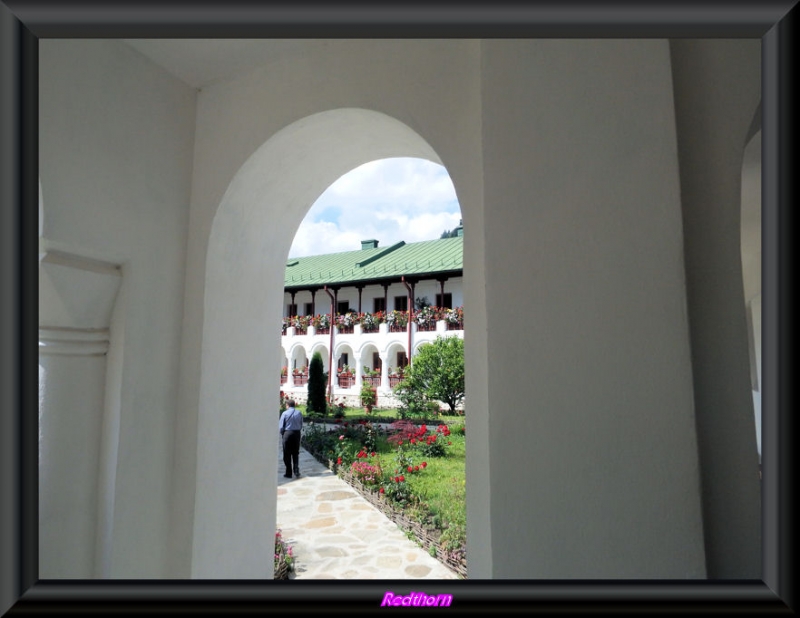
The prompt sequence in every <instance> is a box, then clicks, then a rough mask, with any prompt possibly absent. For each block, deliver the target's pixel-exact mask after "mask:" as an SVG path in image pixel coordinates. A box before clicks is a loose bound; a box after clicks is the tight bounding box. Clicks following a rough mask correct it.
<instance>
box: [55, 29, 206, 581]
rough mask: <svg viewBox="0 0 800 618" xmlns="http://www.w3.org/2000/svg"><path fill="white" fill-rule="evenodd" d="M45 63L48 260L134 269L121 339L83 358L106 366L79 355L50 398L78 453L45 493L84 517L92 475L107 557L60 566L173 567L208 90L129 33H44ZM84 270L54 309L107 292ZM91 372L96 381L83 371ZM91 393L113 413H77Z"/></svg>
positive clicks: (83, 572)
mask: <svg viewBox="0 0 800 618" xmlns="http://www.w3.org/2000/svg"><path fill="white" fill-rule="evenodd" d="M39 61H40V67H39V79H40V82H39V103H40V115H39V140H40V145H39V156H40V159H39V166H40V181H41V187H42V194H43V196H44V201H45V205H44V211H45V218H44V227H43V230H42V235H43V237H44V241H43V244H42V248H43V249H44V250H46V251H48V252H49V253H48V257H45V258H44V262H43V266H42V268H43V269H47V268H51V269H52V268H55V267H54V266H49V265H48V260H49V259H50V257H49V256H50V255H52V254H54V252H55V254H61V255H62V256H68V257H67V260H68V261H69V260H72V261H73V262H75V261H76V260H77V262H76V263H84V264H90V265H91V264H94V265H95V266H96V265H98V264H100V265H105V266H106V267H107V266H109V265H110V267H111V268H112V269H113V268H116V267H120V272H121V273H124V275H123V276H122V279H124V283H122V287H121V288H120V293H119V294H118V295H117V296H116V297H115V298H116V301H115V303H116V304H113V309H112V308H111V307H110V306H106V307H104V311H103V312H102V321H103V322H104V324H103V326H104V327H106V328H108V329H109V336H110V343H109V344H108V345H109V346H110V347H109V351H108V352H107V353H106V354H107V355H106V356H104V357H103V360H99V359H98V358H94V359H93V360H92V359H91V358H90V359H89V360H87V361H81V362H82V363H83V364H86V363H87V362H88V363H90V364H92V363H93V364H95V365H97V364H98V363H101V364H104V365H105V367H104V368H99V367H94V368H93V369H87V368H85V367H84V368H83V369H81V368H80V367H78V366H75V367H74V370H69V371H67V372H66V373H64V374H63V379H61V380H59V381H57V382H53V383H49V382H48V383H47V388H46V390H47V391H48V393H47V401H48V402H52V405H49V404H48V407H47V408H46V409H47V410H49V411H50V413H51V414H52V415H54V418H57V419H58V420H59V421H60V422H62V423H64V424H63V425H61V426H60V428H59V429H58V430H57V432H56V434H55V435H53V436H52V439H53V441H54V442H55V443H56V444H57V445H58V446H59V448H61V449H62V450H64V449H65V450H67V451H68V452H67V453H66V454H65V456H66V457H68V458H71V460H72V462H73V463H74V464H75V465H73V466H69V467H67V466H61V467H60V468H59V467H51V468H49V471H50V472H51V473H52V474H51V476H50V477H48V478H47V480H46V485H44V486H42V485H41V483H40V491H42V492H44V495H45V496H47V497H48V499H47V500H46V501H45V504H52V500H50V498H52V499H57V501H58V500H60V502H59V503H58V504H55V505H54V509H55V512H57V513H58V517H61V518H63V520H64V521H70V520H71V519H73V518H74V515H75V505H74V504H73V503H70V501H69V493H70V492H69V491H68V490H65V491H66V494H65V493H64V491H61V490H59V488H69V487H70V486H72V485H74V484H75V483H76V482H78V483H79V485H80V487H81V491H82V496H83V497H87V498H88V499H89V500H91V501H93V502H95V504H92V505H83V506H82V507H81V508H83V509H85V513H89V512H91V513H92V518H93V519H94V518H96V523H95V526H96V530H95V531H94V533H90V532H88V531H86V530H85V529H84V530H83V531H82V532H81V538H80V543H81V546H82V547H84V548H85V549H86V550H88V552H89V554H91V553H92V552H91V548H93V547H94V543H95V542H97V548H96V552H94V555H92V556H89V555H85V554H81V564H80V565H75V566H74V567H73V568H72V570H70V567H69V564H68V562H69V556H68V554H67V555H65V556H63V557H62V558H61V563H60V566H59V570H58V572H57V573H56V575H57V576H58V577H70V576H71V577H87V576H98V577H134V578H138V577H155V578H158V577H164V576H166V575H167V573H166V568H165V565H166V552H167V546H168V539H167V536H168V522H169V518H168V513H169V506H170V502H171V495H170V481H171V470H172V440H173V427H174V418H175V409H176V397H177V383H178V370H179V367H178V358H179V356H178V355H179V351H180V319H181V310H182V301H183V265H184V258H185V248H186V226H187V217H188V204H189V190H190V179H191V151H192V143H193V141H192V140H193V132H194V103H195V93H194V91H193V90H192V89H190V88H188V87H187V86H186V85H184V84H182V83H181V82H179V81H178V80H176V79H175V78H173V77H171V76H169V75H168V74H167V73H166V72H165V71H164V70H163V69H161V68H159V67H157V66H156V65H154V64H153V63H152V62H150V61H149V60H146V59H145V58H144V57H142V56H141V55H140V54H138V53H137V52H135V51H133V50H132V49H130V48H129V47H127V46H125V45H123V44H121V43H119V42H115V41H103V40H95V41H78V40H50V39H45V40H41V41H40V42H39ZM84 258H88V261H86V262H82V259H84ZM59 268H64V267H59ZM72 270H75V269H72ZM79 270H80V269H78V271H79ZM76 272H77V271H76ZM94 275H95V277H101V278H102V277H103V276H104V275H100V274H97V273H94ZM73 279H74V278H70V277H62V276H60V275H59V276H57V277H56V283H58V282H59V281H60V282H61V284H63V286H64V287H63V289H60V290H58V288H56V291H57V292H58V293H56V294H54V295H51V296H49V298H50V300H48V301H47V302H46V303H45V306H44V307H43V313H44V314H45V315H50V314H51V313H52V311H53V309H54V308H55V305H56V301H54V300H52V299H54V298H55V299H58V298H61V299H62V300H64V299H69V300H73V299H76V297H77V301H76V302H77V304H73V305H71V306H65V311H66V313H67V314H73V315H74V314H75V313H76V312H78V313H80V312H83V311H86V310H89V311H95V312H97V310H98V309H99V307H100V305H101V304H102V302H105V301H102V302H101V301H100V300H99V299H98V298H93V297H90V296H88V295H86V294H84V293H82V292H83V291H85V290H82V288H79V287H75V285H73V283H72V281H73ZM117 279H119V277H117ZM44 283H48V282H47V281H44ZM50 283H53V280H52V278H51V281H50ZM50 283H48V285H49V284H50ZM118 284H119V282H118ZM100 287H101V288H102V289H103V290H106V291H108V290H107V288H108V286H107V285H105V284H101V285H100ZM114 291H115V293H116V288H115V289H114ZM103 298H107V295H106V296H104V297H103ZM120 303H121V304H122V306H120ZM81 305H83V307H81ZM65 320H66V318H65ZM45 326H48V324H45ZM92 326H94V324H92ZM62 361H63V359H62ZM76 362H77V361H76ZM103 369H104V370H105V371H104V372H103ZM81 371H83V373H81V375H83V376H88V377H87V379H91V382H87V381H86V380H81V379H77V378H78V373H80V372H81ZM75 372H78V373H75ZM101 374H102V375H101ZM70 376H71V377H70ZM78 396H79V399H76V397H78ZM80 401H91V402H92V406H93V410H95V411H97V410H99V414H100V416H101V418H100V419H97V418H94V419H92V421H91V422H89V423H84V424H83V425H81V426H78V425H76V423H74V422H72V421H71V420H70V419H71V415H75V414H76V413H78V412H80ZM54 427H55V426H54ZM51 452H54V451H52V450H51V449H48V453H47V456H49V455H50V453H51ZM90 458H91V460H92V461H91V462H90V461H89V459H90ZM76 466H89V467H92V466H93V468H94V469H93V470H92V471H91V475H90V476H87V477H85V478H84V479H83V480H80V481H77V480H76V478H75V471H76V470H78V469H83V468H78V467H76ZM95 513H96V515H95ZM87 517H89V515H84V516H83V520H84V521H85V520H86V518H87ZM69 534H70V531H69V530H67V529H62V530H60V531H59V532H58V535H60V541H59V542H63V543H65V544H66V545H64V544H62V545H61V546H59V548H58V549H61V550H63V549H64V548H65V547H67V546H69V544H70V543H72V542H74V541H75V540H77V539H74V540H70V539H69V538H68V536H69ZM90 537H91V538H90ZM42 540H44V539H42ZM57 540H58V539H57ZM90 542H91V543H92V545H91V546H90V545H88V543H90ZM42 550H43V552H44V551H46V549H45V548H42ZM43 555H44V554H43ZM40 566H44V565H40ZM62 566H63V568H62ZM65 569H66V570H65ZM78 569H80V570H78ZM45 572H47V571H45ZM49 572H50V573H53V571H49Z"/></svg>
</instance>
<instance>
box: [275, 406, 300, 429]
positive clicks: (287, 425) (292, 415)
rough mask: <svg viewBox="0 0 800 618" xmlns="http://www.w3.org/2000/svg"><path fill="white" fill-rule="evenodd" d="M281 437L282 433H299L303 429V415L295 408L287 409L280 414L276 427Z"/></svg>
mask: <svg viewBox="0 0 800 618" xmlns="http://www.w3.org/2000/svg"><path fill="white" fill-rule="evenodd" d="M278 426H279V427H280V430H281V435H283V432H284V431H293V430H294V431H300V430H301V429H302V428H303V414H302V413H301V412H300V410H298V409H297V408H288V409H287V410H285V411H284V412H283V414H281V420H280V423H279V425H278Z"/></svg>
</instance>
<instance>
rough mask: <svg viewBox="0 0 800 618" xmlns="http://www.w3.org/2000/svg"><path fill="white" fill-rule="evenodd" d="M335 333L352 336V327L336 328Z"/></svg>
mask: <svg viewBox="0 0 800 618" xmlns="http://www.w3.org/2000/svg"><path fill="white" fill-rule="evenodd" d="M336 332H337V333H338V334H339V335H352V334H353V327H352V326H337V327H336Z"/></svg>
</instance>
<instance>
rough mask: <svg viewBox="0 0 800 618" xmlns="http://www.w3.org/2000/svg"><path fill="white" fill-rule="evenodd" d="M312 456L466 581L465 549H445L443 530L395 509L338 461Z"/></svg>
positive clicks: (317, 455)
mask: <svg viewBox="0 0 800 618" xmlns="http://www.w3.org/2000/svg"><path fill="white" fill-rule="evenodd" d="M306 448H307V447H306ZM309 453H311V455H312V456H313V457H314V458H315V459H316V460H317V461H319V462H320V463H322V464H323V465H325V466H327V467H328V468H329V469H330V470H331V471H332V472H334V473H336V474H337V475H338V476H339V477H340V478H341V479H342V480H343V481H345V482H346V483H347V484H348V485H350V486H351V487H352V488H353V489H355V490H356V491H357V492H358V493H359V494H360V495H361V496H363V497H364V499H365V500H367V502H369V503H370V504H372V505H373V506H374V507H375V508H376V509H378V510H379V511H380V512H381V513H383V514H384V515H386V517H388V518H389V519H390V520H391V521H392V522H394V523H395V524H396V525H397V527H398V528H400V529H401V530H403V531H404V532H411V533H412V534H413V535H414V537H415V538H416V539H417V541H418V542H419V544H420V545H421V546H422V547H423V548H424V549H425V550H426V551H428V552H430V551H431V550H432V549H433V550H434V551H435V558H436V559H437V560H438V561H439V562H441V563H442V564H444V565H445V566H446V567H448V568H449V569H451V570H453V571H455V572H456V573H457V574H458V575H460V576H461V577H462V578H464V579H466V577H467V554H466V548H464V547H462V548H461V549H457V550H447V549H445V548H444V547H442V545H441V543H440V540H439V537H440V536H441V531H440V530H437V529H436V527H435V526H433V524H432V523H429V522H420V521H416V520H414V519H412V518H410V517H408V516H407V515H406V514H405V511H404V509H402V508H398V507H396V506H395V505H394V504H392V501H391V500H390V499H389V498H387V497H386V495H385V494H382V493H379V492H378V491H377V490H376V489H375V488H374V487H373V486H367V485H365V484H364V483H362V482H361V481H360V480H359V479H358V478H356V477H355V476H354V475H353V474H352V473H351V472H350V470H349V469H347V468H346V467H344V466H338V465H337V463H336V462H335V461H333V460H332V459H328V458H326V457H325V456H324V455H323V454H322V453H320V452H318V451H315V450H309Z"/></svg>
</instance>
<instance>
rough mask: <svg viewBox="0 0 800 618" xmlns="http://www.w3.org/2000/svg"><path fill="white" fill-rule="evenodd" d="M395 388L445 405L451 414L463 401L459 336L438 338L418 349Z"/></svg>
mask: <svg viewBox="0 0 800 618" xmlns="http://www.w3.org/2000/svg"><path fill="white" fill-rule="evenodd" d="M405 382H408V384H405ZM399 386H401V387H403V388H404V389H406V390H410V391H414V390H418V391H420V392H422V393H424V395H425V397H426V398H427V399H429V400H438V401H442V402H444V403H446V404H447V405H448V406H450V413H451V414H454V413H455V410H456V406H457V405H458V404H459V403H461V401H463V399H464V341H463V340H462V339H461V338H460V337H442V336H438V337H436V339H435V340H434V341H433V342H432V343H429V344H426V345H423V346H422V347H420V349H419V352H418V353H417V355H416V356H415V357H414V359H413V362H412V364H411V367H409V369H408V377H407V378H406V380H404V381H403V382H401V384H400V385H399Z"/></svg>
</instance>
